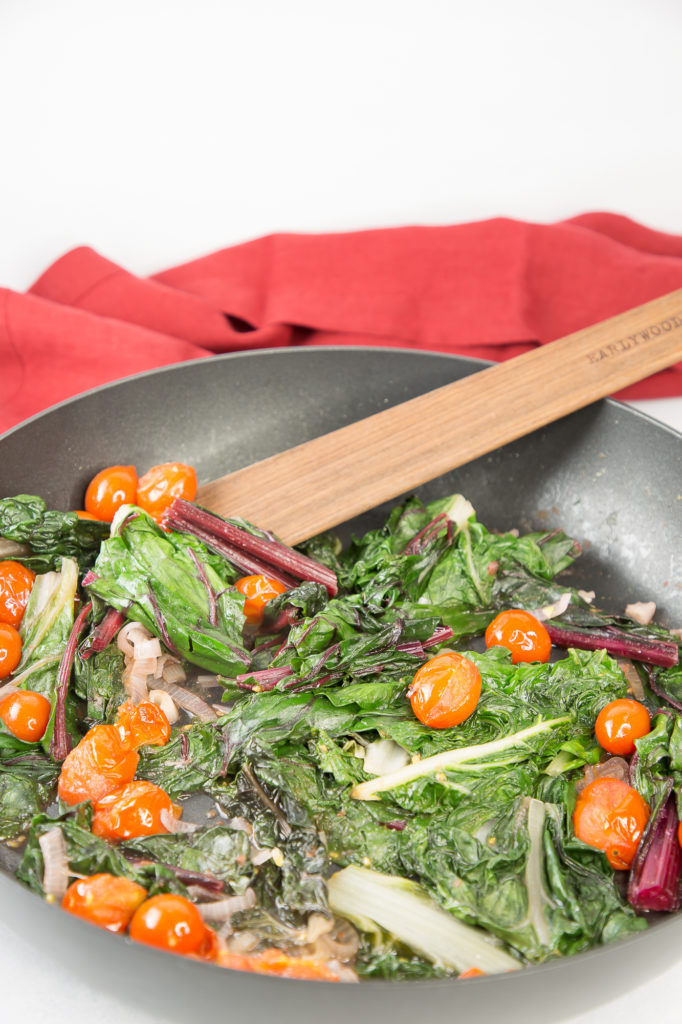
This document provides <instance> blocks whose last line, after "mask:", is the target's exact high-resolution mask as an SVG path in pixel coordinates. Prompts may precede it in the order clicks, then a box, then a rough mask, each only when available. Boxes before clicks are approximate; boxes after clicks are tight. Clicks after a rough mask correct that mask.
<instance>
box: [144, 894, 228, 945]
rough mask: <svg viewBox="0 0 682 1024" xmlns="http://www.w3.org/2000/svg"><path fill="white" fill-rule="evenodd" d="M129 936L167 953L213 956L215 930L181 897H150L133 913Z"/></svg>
mask: <svg viewBox="0 0 682 1024" xmlns="http://www.w3.org/2000/svg"><path fill="white" fill-rule="evenodd" d="M129 934H130V938H131V939H134V941H135V942H142V943H144V944H145V945H147V946H155V947H156V948H157V949H164V950H166V951H167V952H169V953H180V954H182V955H184V956H198V957H201V958H202V959H207V960H210V959H214V957H215V954H216V943H215V933H212V930H211V929H210V928H207V926H206V925H205V924H204V921H203V918H202V916H201V914H200V913H199V911H198V910H197V908H196V907H195V906H194V904H193V903H190V901H189V900H187V899H185V897H184V896H176V895H174V894H171V893H160V894H159V895H157V896H151V897H150V898H149V899H148V900H145V902H144V903H143V904H142V905H141V906H140V907H138V908H137V910H136V911H135V913H134V914H133V918H132V921H131V922H130V929H129Z"/></svg>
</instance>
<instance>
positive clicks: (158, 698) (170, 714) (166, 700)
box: [149, 690, 178, 725]
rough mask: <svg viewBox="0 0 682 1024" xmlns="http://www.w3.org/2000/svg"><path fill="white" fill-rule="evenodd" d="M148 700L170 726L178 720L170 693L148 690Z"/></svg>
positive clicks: (176, 710)
mask: <svg viewBox="0 0 682 1024" xmlns="http://www.w3.org/2000/svg"><path fill="white" fill-rule="evenodd" d="M149 699H150V701H151V702H152V704H157V705H158V706H159V707H160V708H161V710H162V711H163V713H164V715H165V716H166V718H167V719H168V721H169V723H170V724H171V725H174V724H175V722H177V720H178V709H177V706H176V704H175V701H174V700H173V698H172V697H171V695H170V693H166V691H165V690H150V691H149Z"/></svg>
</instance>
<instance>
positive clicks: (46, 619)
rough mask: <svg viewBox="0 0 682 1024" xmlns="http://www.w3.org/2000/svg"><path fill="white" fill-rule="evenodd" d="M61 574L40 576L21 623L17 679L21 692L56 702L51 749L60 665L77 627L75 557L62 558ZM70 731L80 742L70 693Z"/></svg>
mask: <svg viewBox="0 0 682 1024" xmlns="http://www.w3.org/2000/svg"><path fill="white" fill-rule="evenodd" d="M60 565H61V567H60V570H59V571H58V572H56V571H54V572H47V573H43V574H41V575H39V576H36V579H35V582H34V584H33V589H32V590H31V594H30V596H29V599H28V603H27V605H26V610H25V612H24V616H23V618H22V621H21V626H20V630H19V632H20V634H21V639H22V653H21V662H20V663H19V666H18V667H17V670H16V673H15V675H14V677H13V680H12V681H13V682H14V684H15V685H16V686H18V687H19V688H20V689H24V690H34V691H35V692H36V693H42V694H43V695H44V696H45V697H47V698H48V700H50V701H51V702H52V713H51V715H50V720H49V722H48V725H47V729H46V731H45V734H44V735H43V738H42V740H41V743H42V746H43V747H44V749H45V750H46V751H49V749H50V743H51V740H52V734H53V732H54V718H55V713H56V705H57V689H58V685H57V684H58V674H59V665H60V662H61V660H62V656H63V655H64V652H65V650H66V645H67V641H68V639H69V636H70V633H71V630H72V628H73V624H74V606H75V601H76V596H77V587H78V567H77V565H76V562H75V560H74V559H72V558H63V559H60ZM65 715H66V729H67V732H68V733H69V735H70V736H71V737H72V740H73V741H74V742H78V738H79V731H78V727H77V723H76V705H75V701H74V697H73V694H72V693H71V692H70V691H68V692H67V695H66V702H65Z"/></svg>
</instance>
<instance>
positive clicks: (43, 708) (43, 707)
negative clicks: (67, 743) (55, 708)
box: [0, 690, 52, 743]
mask: <svg viewBox="0 0 682 1024" xmlns="http://www.w3.org/2000/svg"><path fill="white" fill-rule="evenodd" d="M51 712H52V705H51V704H50V702H49V700H48V699H47V697H43V695H42V693H34V692H33V690H17V691H16V692H15V693H10V694H9V695H8V696H7V697H3V699H2V701H0V718H1V719H2V721H3V722H4V723H5V725H6V726H7V728H8V729H9V731H10V732H11V733H12V734H13V735H14V736H16V737H17V739H18V740H24V742H25V743H37V742H38V740H40V739H42V738H43V735H44V733H45V730H46V729H47V723H48V722H49V721H50V714H51Z"/></svg>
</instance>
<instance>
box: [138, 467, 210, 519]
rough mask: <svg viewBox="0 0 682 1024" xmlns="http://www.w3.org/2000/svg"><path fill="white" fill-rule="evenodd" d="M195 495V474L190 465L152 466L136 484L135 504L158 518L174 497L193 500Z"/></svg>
mask: <svg viewBox="0 0 682 1024" xmlns="http://www.w3.org/2000/svg"><path fill="white" fill-rule="evenodd" d="M196 495H197V475H196V473H195V471H194V469H193V468H192V466H185V465H184V464H183V463H182V462H163V463H161V465H160V466H152V468H151V469H148V470H147V472H146V473H145V474H144V475H143V476H141V477H140V480H139V482H138V485H137V504H138V505H139V506H140V508H143V509H144V510H145V512H148V513H149V515H150V516H153V517H154V519H160V518H161V516H162V514H163V513H164V512H165V511H166V509H167V508H168V506H169V505H170V504H172V502H173V501H174V500H175V498H184V499H185V501H194V499H195V498H196Z"/></svg>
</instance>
